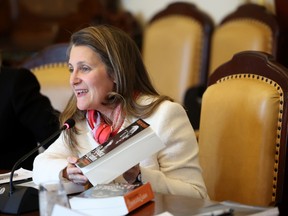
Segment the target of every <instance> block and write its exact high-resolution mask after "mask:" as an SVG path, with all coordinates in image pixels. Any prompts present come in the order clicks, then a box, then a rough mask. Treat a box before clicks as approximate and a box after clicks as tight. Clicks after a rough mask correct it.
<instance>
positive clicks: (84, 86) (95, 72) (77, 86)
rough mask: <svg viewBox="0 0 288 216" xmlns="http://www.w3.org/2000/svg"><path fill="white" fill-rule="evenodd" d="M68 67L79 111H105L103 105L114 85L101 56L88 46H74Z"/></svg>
mask: <svg viewBox="0 0 288 216" xmlns="http://www.w3.org/2000/svg"><path fill="white" fill-rule="evenodd" d="M68 66H69V70H70V73H71V75H70V84H71V86H72V89H73V91H74V93H75V96H76V98H77V107H78V109H80V110H92V109H93V110H98V111H100V112H101V110H103V109H105V107H104V106H103V104H102V103H103V102H105V99H106V97H107V93H108V92H111V91H112V90H113V84H114V83H113V79H112V78H111V77H109V76H108V73H107V69H106V65H105V64H104V63H103V62H102V61H101V59H100V57H99V55H98V54H97V53H95V52H94V51H93V50H92V49H91V48H89V47H87V46H73V47H72V49H71V51H70V58H69V64H68Z"/></svg>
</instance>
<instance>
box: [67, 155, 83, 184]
mask: <svg viewBox="0 0 288 216" xmlns="http://www.w3.org/2000/svg"><path fill="white" fill-rule="evenodd" d="M77 160H78V158H77V157H68V158H67V161H68V165H67V167H66V168H65V169H64V170H63V177H64V178H66V179H68V180H70V181H72V182H74V183H76V184H82V185H86V184H88V183H89V181H88V179H87V177H86V176H84V175H83V173H82V171H81V170H80V169H79V168H78V167H76V165H75V163H76V162H77Z"/></svg>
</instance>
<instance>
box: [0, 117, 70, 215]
mask: <svg viewBox="0 0 288 216" xmlns="http://www.w3.org/2000/svg"><path fill="white" fill-rule="evenodd" d="M74 125H75V121H74V120H73V119H68V120H67V121H66V122H65V123H64V124H63V126H62V127H61V128H60V129H59V130H58V131H56V132H55V133H53V134H52V135H51V136H50V137H48V138H47V139H46V140H44V141H43V142H42V143H41V144H39V145H38V146H37V147H35V148H34V149H33V150H32V151H30V152H28V153H27V154H26V155H24V156H23V157H21V158H20V159H19V160H18V161H16V163H15V164H14V166H13V168H12V170H11V173H10V182H9V184H4V185H0V213H8V214H21V213H25V212H29V211H36V210H38V209H39V200H38V190H37V189H36V188H34V187H24V186H14V184H13V176H14V172H15V170H16V169H17V168H18V166H19V165H20V164H21V163H22V162H23V161H25V160H26V159H27V158H28V157H30V156H31V155H32V154H34V153H35V152H36V151H37V150H38V149H39V148H41V147H42V146H44V145H46V144H47V143H49V142H50V141H51V140H52V139H54V138H55V137H56V136H57V135H59V134H60V133H61V132H62V131H63V130H66V129H70V128H72V127H74Z"/></svg>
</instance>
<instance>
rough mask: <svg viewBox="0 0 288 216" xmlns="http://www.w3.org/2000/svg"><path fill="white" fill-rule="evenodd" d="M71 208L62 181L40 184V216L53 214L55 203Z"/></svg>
mask: <svg viewBox="0 0 288 216" xmlns="http://www.w3.org/2000/svg"><path fill="white" fill-rule="evenodd" d="M55 204H58V205H61V206H64V207H67V208H70V204H69V199H68V197H67V194H66V191H65V189H64V185H63V183H62V182H61V181H50V182H45V183H42V184H40V185H39V212H40V216H51V215H52V211H53V208H54V205H55Z"/></svg>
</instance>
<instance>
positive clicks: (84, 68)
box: [81, 66, 90, 72]
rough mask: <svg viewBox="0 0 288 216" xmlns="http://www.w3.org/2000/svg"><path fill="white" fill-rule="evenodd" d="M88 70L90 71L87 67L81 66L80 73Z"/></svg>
mask: <svg viewBox="0 0 288 216" xmlns="http://www.w3.org/2000/svg"><path fill="white" fill-rule="evenodd" d="M89 70H90V68H89V67H87V66H82V67H81V71H83V72H87V71H89Z"/></svg>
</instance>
